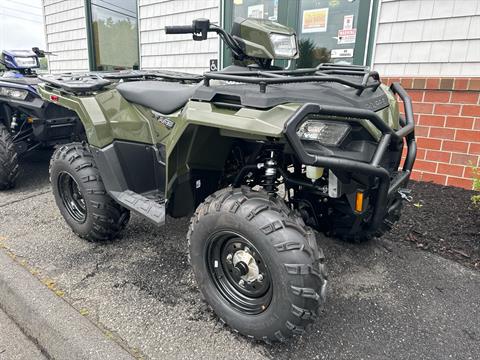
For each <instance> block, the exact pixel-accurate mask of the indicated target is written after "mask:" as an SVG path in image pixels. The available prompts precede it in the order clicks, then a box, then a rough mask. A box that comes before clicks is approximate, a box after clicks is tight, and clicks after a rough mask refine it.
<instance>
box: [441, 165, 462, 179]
mask: <svg viewBox="0 0 480 360" xmlns="http://www.w3.org/2000/svg"><path fill="white" fill-rule="evenodd" d="M464 167H465V166H460V165H450V164H442V163H440V164H438V168H437V171H436V172H437V173H438V174H445V175H451V176H460V177H461V176H463V169H464Z"/></svg>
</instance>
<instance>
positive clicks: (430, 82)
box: [427, 78, 440, 89]
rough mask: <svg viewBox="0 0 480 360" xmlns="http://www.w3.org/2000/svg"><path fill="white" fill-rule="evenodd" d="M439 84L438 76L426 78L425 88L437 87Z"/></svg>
mask: <svg viewBox="0 0 480 360" xmlns="http://www.w3.org/2000/svg"><path fill="white" fill-rule="evenodd" d="M439 85H440V79H439V78H430V79H427V89H438V86H439Z"/></svg>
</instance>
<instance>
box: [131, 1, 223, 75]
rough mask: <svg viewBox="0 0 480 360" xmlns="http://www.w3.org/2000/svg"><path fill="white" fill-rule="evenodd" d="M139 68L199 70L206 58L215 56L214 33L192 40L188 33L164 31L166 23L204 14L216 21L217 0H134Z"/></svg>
mask: <svg viewBox="0 0 480 360" xmlns="http://www.w3.org/2000/svg"><path fill="white" fill-rule="evenodd" d="M138 3H139V29H140V57H141V67H142V69H168V70H175V71H186V72H194V73H203V72H204V71H207V70H208V64H209V60H210V59H216V58H218V46H219V45H218V37H217V36H216V35H215V34H211V33H209V34H208V36H209V39H208V40H206V41H192V35H166V34H165V31H164V30H163V29H164V27H165V26H166V25H189V24H191V23H192V20H193V19H197V18H207V19H210V21H211V22H214V23H218V22H219V17H220V8H219V0H203V1H191V0H170V1H169V0H163V1H162V0H138Z"/></svg>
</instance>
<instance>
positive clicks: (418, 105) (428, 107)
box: [413, 102, 433, 114]
mask: <svg viewBox="0 0 480 360" xmlns="http://www.w3.org/2000/svg"><path fill="white" fill-rule="evenodd" d="M413 112H416V113H419V114H431V113H432V112H433V104H428V103H422V102H414V103H413Z"/></svg>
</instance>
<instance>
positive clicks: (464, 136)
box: [455, 130, 480, 142]
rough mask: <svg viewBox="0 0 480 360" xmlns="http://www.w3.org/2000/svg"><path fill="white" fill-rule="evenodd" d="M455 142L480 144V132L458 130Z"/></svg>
mask: <svg viewBox="0 0 480 360" xmlns="http://www.w3.org/2000/svg"><path fill="white" fill-rule="evenodd" d="M455 140H460V141H472V142H480V131H478V130H457V133H456V135H455Z"/></svg>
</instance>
